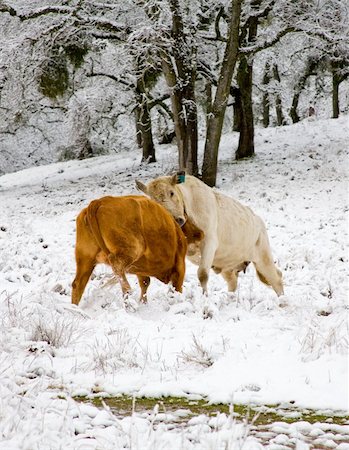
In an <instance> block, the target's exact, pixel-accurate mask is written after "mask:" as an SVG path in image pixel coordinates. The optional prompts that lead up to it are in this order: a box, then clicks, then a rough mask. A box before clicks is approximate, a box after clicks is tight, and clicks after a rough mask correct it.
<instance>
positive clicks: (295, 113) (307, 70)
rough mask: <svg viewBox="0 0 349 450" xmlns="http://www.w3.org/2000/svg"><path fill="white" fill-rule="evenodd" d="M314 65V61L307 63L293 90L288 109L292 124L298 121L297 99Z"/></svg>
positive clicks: (311, 73)
mask: <svg viewBox="0 0 349 450" xmlns="http://www.w3.org/2000/svg"><path fill="white" fill-rule="evenodd" d="M316 65H317V62H316V61H315V60H314V61H309V62H308V64H307V67H306V68H305V71H304V73H303V75H302V76H301V77H300V78H299V80H298V83H297V85H296V86H295V88H294V94H293V99H292V106H291V109H290V117H291V119H292V122H293V123H297V122H299V120H300V117H299V115H298V103H299V97H300V95H301V93H302V91H303V89H304V88H305V83H306V82H307V79H308V78H309V77H310V76H311V75H313V72H314V70H315V68H316Z"/></svg>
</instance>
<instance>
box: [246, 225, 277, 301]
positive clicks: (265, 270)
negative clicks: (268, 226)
mask: <svg viewBox="0 0 349 450" xmlns="http://www.w3.org/2000/svg"><path fill="white" fill-rule="evenodd" d="M253 263H254V265H255V267H256V271H257V275H258V278H259V279H260V280H261V282H262V283H264V284H266V285H268V286H271V287H272V288H273V289H274V291H275V292H276V294H277V295H278V296H280V295H283V293H284V287H283V283H282V273H281V271H280V270H279V269H278V268H277V267H276V266H275V264H274V261H273V257H272V254H271V250H270V247H269V241H268V237H267V236H266V235H265V234H262V235H261V236H260V238H259V239H258V241H257V252H256V257H255V260H254V261H253Z"/></svg>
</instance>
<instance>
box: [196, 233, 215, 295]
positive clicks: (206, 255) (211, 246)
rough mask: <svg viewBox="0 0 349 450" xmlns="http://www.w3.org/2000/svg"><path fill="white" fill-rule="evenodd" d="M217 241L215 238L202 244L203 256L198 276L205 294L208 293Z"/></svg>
mask: <svg viewBox="0 0 349 450" xmlns="http://www.w3.org/2000/svg"><path fill="white" fill-rule="evenodd" d="M216 249H217V243H216V242H215V241H213V240H210V241H206V240H205V241H204V242H203V243H202V246H201V258H200V263H199V268H198V278H199V281H200V284H201V287H202V291H203V292H204V294H207V282H208V277H209V273H210V268H211V267H212V265H213V259H214V255H215V253H216Z"/></svg>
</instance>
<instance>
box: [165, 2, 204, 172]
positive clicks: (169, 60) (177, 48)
mask: <svg viewBox="0 0 349 450" xmlns="http://www.w3.org/2000/svg"><path fill="white" fill-rule="evenodd" d="M169 3H170V8H171V12H172V32H171V35H172V39H173V46H172V49H170V51H169V52H167V51H166V52H165V51H163V53H162V68H163V72H164V75H165V79H166V82H167V85H168V86H169V88H170V90H171V104H172V112H173V121H174V127H175V133H176V140H177V146H178V164H179V168H180V169H181V170H186V171H187V173H189V174H192V175H197V174H198V162H197V148H198V127H197V106H196V98H195V82H196V62H195V61H196V49H195V48H193V45H192V43H189V42H187V40H188V38H187V37H186V34H185V31H184V25H183V20H182V17H181V14H180V6H179V2H178V0H169Z"/></svg>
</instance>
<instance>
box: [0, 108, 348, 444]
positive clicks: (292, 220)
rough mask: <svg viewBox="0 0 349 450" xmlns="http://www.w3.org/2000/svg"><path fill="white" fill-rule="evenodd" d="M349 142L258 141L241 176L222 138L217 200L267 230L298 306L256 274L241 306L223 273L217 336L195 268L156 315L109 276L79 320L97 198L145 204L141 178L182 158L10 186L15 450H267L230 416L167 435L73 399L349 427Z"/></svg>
mask: <svg viewBox="0 0 349 450" xmlns="http://www.w3.org/2000/svg"><path fill="white" fill-rule="evenodd" d="M348 138H349V120H348V117H345V116H344V117H341V118H340V119H337V120H321V121H303V122H301V123H299V124H297V125H293V126H288V127H278V128H272V129H258V130H257V133H256V151H257V155H256V157H255V158H254V159H253V160H251V161H243V162H239V163H236V162H234V161H233V153H234V149H235V146H236V143H237V135H235V134H232V135H225V136H224V137H223V140H222V144H221V153H220V163H219V177H218V187H217V188H218V189H219V190H220V191H222V192H225V193H227V194H228V195H231V196H234V197H235V198H237V199H239V200H240V201H241V202H242V203H244V204H247V205H249V206H250V207H252V209H253V210H254V211H255V212H256V213H258V214H259V215H260V216H261V217H262V218H263V219H264V220H265V222H266V224H267V228H268V231H269V237H270V241H271V246H272V249H273V254H274V257H275V260H276V261H277V264H278V266H279V267H280V268H281V270H282V272H283V276H284V282H285V296H284V297H283V298H282V299H281V301H279V299H277V298H276V296H275V294H274V292H273V291H272V290H269V289H268V288H267V287H265V286H264V285H262V284H261V283H260V282H259V281H258V280H257V277H256V275H255V273H254V269H253V268H252V267H249V268H248V270H247V272H246V274H241V275H240V278H239V287H238V290H237V292H236V293H235V294H234V295H231V294H227V292H226V287H225V282H224V280H223V279H222V278H221V277H220V276H218V275H215V274H214V273H213V272H212V273H211V275H210V280H209V297H208V301H209V303H210V307H211V309H212V311H213V317H212V318H211V319H207V320H205V319H204V318H203V314H202V311H203V307H204V305H205V302H206V301H207V299H205V298H204V297H203V296H202V294H201V290H200V287H199V283H198V280H197V277H196V267H194V266H193V265H191V264H190V263H188V265H187V274H186V279H185V283H184V291H183V294H181V295H179V294H174V293H172V292H170V291H169V287H168V286H166V285H164V284H162V283H160V282H158V281H157V280H152V283H151V286H150V288H149V296H148V297H149V302H148V304H147V305H138V304H137V301H138V300H137V299H138V296H139V292H138V287H137V284H136V279H135V277H133V276H130V277H129V279H130V281H131V283H132V286H134V293H133V294H132V300H133V301H134V304H135V305H136V310H135V311H132V312H131V311H129V310H125V309H124V307H123V301H122V296H121V290H120V288H119V286H115V285H114V286H112V287H109V288H103V287H102V286H103V284H104V283H105V281H106V279H107V278H108V275H109V274H110V270H109V269H108V268H107V267H104V266H100V267H99V268H98V269H97V270H96V271H95V276H94V278H93V279H92V280H91V281H90V282H89V284H88V286H87V289H86V291H85V294H84V298H83V300H82V301H81V303H80V305H79V307H73V306H72V305H71V304H70V294H71V282H72V279H73V278H74V275H75V274H74V272H75V262H74V240H75V223H74V219H75V217H76V215H77V214H78V212H79V211H80V210H81V209H82V208H83V207H85V206H86V205H87V204H88V203H89V201H90V200H92V199H94V198H98V197H101V196H104V195H123V194H128V193H136V188H135V179H136V178H138V179H141V180H142V181H144V182H146V181H148V180H150V179H152V178H154V177H156V176H159V175H163V174H164V173H168V172H170V171H172V170H175V169H176V152H175V150H174V148H173V147H171V146H169V147H167V148H166V147H165V148H164V147H160V148H159V149H158V154H157V157H158V162H157V163H156V164H154V165H151V166H140V165H139V159H140V155H139V154H138V153H137V154H136V153H135V154H131V153H126V152H124V153H123V152H121V153H120V154H118V155H115V156H105V157H99V158H95V159H89V160H84V161H70V162H65V163H57V164H52V165H49V166H43V167H37V168H31V169H27V170H24V171H21V172H17V173H12V174H7V175H4V176H2V177H0V205H1V206H0V208H1V210H0V211H1V214H0V249H1V253H0V255H1V256H0V352H1V353H0V448H1V449H58V448H62V449H97V448H98V449H118V448H133V449H146V448H147V449H177V448H183V449H194V448H195V449H206V448H207V449H218V448H238V447H239V446H240V447H239V448H242V447H243V448H244V449H251V448H259V447H260V444H258V442H257V441H256V440H255V438H254V437H253V436H249V437H247V438H246V436H245V433H246V428H244V427H243V426H242V425H237V424H234V423H233V421H232V418H231V417H227V416H224V415H222V416H221V418H220V420H218V419H217V423H215V424H213V425H212V424H210V420H211V419H209V418H207V417H206V418H202V420H201V419H200V420H196V421H195V420H194V421H193V423H192V424H191V425H190V426H189V427H188V428H186V429H185V430H184V429H179V430H178V429H177V430H176V429H170V428H168V427H166V425H165V424H162V425H161V426H158V427H156V428H154V426H153V425H154V423H153V422H154V420H153V419H152V418H151V417H148V418H144V417H140V416H137V415H133V416H131V417H125V418H123V419H118V418H116V417H115V416H113V415H112V414H111V413H110V411H109V410H108V408H105V409H104V410H102V411H100V412H98V410H97V409H96V408H95V407H93V406H89V405H85V404H79V403H77V402H76V401H75V400H74V399H73V398H72V396H74V395H83V394H86V395H91V394H92V393H100V394H101V395H117V394H130V395H137V396H167V395H174V396H198V395H199V396H204V397H206V398H208V399H209V400H210V401H212V402H227V403H229V402H235V403H248V402H250V403H255V404H275V403H279V402H292V403H293V404H294V405H295V406H298V407H300V408H303V407H306V408H314V409H318V410H334V411H348V409H349V405H348V342H349V336H348V335H349V333H348V310H349V309H348V308H349V307H348V301H347V300H348V297H347V296H348V291H349V290H348V279H349V276H348V259H349V254H348V162H349V161H348V153H349V145H348ZM304 426H305V425H304ZM347 428H348V427H347ZM280 430H281V431H280V433H279V434H280V436H281V435H282V436H285V430H284V431H282V427H280ZM296 431H297V430H296ZM298 431H299V430H298ZM346 431H347V434H348V435H349V430H346ZM286 434H287V432H286ZM291 434H292V433H291ZM288 436H290V434H288ZM296 440H297V439H296ZM281 441H283V442H281ZM287 442H289V441H287V439H286V441H285V438H283V437H281V438H280V437H279V438H278V441H275V442H274V443H270V444H269V445H270V448H276V447H275V445H276V446H277V445H279V447H278V448H285V447H282V445H287ZM280 445H281V447H280ZM293 445H295V444H293ZM297 445H298V444H297ZM302 445H303V447H302ZM302 445H301V444H299V445H298V447H297V448H308V446H307V444H305V443H302ZM335 445H336V444H335ZM329 447H331V445H330V446H329ZM332 448H333V445H332ZM338 448H341V449H342V450H348V448H349V444H346V443H345V442H344V443H342V444H341V445H338Z"/></svg>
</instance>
